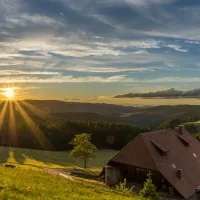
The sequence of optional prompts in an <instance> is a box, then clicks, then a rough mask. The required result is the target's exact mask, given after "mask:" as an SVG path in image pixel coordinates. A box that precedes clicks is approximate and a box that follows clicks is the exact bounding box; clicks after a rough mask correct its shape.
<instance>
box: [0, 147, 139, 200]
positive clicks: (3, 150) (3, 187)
mask: <svg viewBox="0 0 200 200" xmlns="http://www.w3.org/2000/svg"><path fill="white" fill-rule="evenodd" d="M115 153H116V152H115V151H111V150H100V151H97V152H96V159H95V160H93V161H91V162H90V166H91V167H94V168H99V169H100V168H101V167H102V166H103V165H104V162H106V161H107V160H108V159H109V158H110V157H111V156H113V155H114V154H115ZM0 159H1V160H0V162H1V163H2V164H4V163H12V164H15V165H16V166H17V168H15V169H8V168H5V167H3V166H0V199H1V200H3V199H5V200H8V199H12V200H15V199H16V200H19V199H23V200H33V199H34V200H35V199H37V200H43V199H44V200H48V199H54V200H57V199H59V200H62V199H63V200H64V199H69V200H72V199H73V200H77V199H79V200H93V199H95V200H96V199H98V200H101V199H102V200H111V199H115V200H122V199H123V200H129V199H133V200H135V199H137V198H138V197H134V198H133V197H128V196H124V195H122V194H119V193H116V192H113V191H111V190H107V189H103V188H102V189H101V188H90V187H87V186H84V185H81V184H78V183H74V182H71V181H68V180H66V179H64V178H56V177H54V176H52V175H49V174H47V173H46V172H44V171H42V170H40V167H53V168H55V167H69V166H74V165H76V166H79V167H81V166H82V163H81V162H78V161H76V160H73V159H72V158H71V157H70V156H69V152H48V151H38V150H29V149H18V148H8V147H0ZM30 167H31V169H30ZM38 167H39V168H38ZM36 169H37V170H36Z"/></svg>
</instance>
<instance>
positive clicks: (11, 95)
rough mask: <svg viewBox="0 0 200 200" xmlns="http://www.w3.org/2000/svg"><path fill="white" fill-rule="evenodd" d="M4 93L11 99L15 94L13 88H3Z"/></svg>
mask: <svg viewBox="0 0 200 200" xmlns="http://www.w3.org/2000/svg"><path fill="white" fill-rule="evenodd" d="M4 95H5V96H6V97H7V98H9V99H12V98H13V97H14V95H15V93H14V89H13V88H6V89H5V92H4Z"/></svg>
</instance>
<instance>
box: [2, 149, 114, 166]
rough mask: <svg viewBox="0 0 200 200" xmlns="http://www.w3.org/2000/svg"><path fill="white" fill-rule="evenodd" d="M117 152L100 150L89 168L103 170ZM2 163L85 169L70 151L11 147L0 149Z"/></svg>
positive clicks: (89, 164)
mask: <svg viewBox="0 0 200 200" xmlns="http://www.w3.org/2000/svg"><path fill="white" fill-rule="evenodd" d="M116 152H117V151H114V150H98V151H97V152H96V153H95V154H96V155H95V158H94V159H93V160H92V161H90V162H89V163H88V166H89V167H91V168H102V167H103V166H104V164H105V163H106V162H107V161H108V160H109V158H111V157H112V156H113V155H114V154H115V153H116ZM0 163H13V164H18V165H26V166H28V167H48V168H60V167H69V166H72V167H73V166H78V167H83V162H82V161H78V160H75V159H73V158H72V157H71V156H70V155H69V151H63V152H51V151H39V150H31V149H20V148H10V147H0Z"/></svg>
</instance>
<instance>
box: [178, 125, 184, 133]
mask: <svg viewBox="0 0 200 200" xmlns="http://www.w3.org/2000/svg"><path fill="white" fill-rule="evenodd" d="M178 133H179V134H180V135H182V134H183V125H179V126H178Z"/></svg>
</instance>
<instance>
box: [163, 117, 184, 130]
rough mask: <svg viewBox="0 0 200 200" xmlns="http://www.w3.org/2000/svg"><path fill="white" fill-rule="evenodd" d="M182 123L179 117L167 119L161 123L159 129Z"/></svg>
mask: <svg viewBox="0 0 200 200" xmlns="http://www.w3.org/2000/svg"><path fill="white" fill-rule="evenodd" d="M180 124H181V120H180V119H179V118H173V119H169V120H166V121H164V122H163V123H162V124H160V126H159V129H163V128H175V127H177V126H178V125H180Z"/></svg>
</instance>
